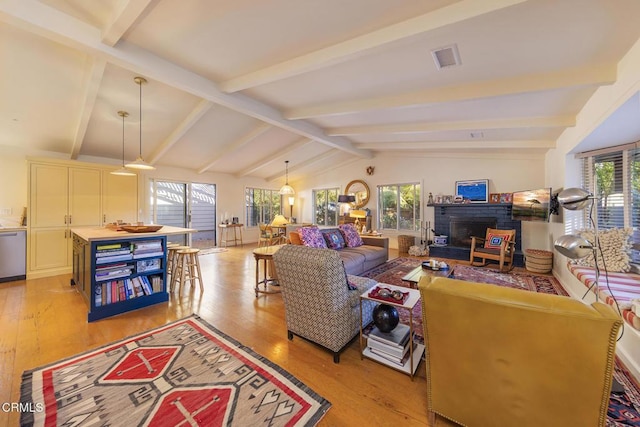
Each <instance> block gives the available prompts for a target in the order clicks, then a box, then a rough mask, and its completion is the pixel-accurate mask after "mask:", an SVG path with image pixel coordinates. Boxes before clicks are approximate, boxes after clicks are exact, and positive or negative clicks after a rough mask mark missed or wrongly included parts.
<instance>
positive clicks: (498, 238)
mask: <svg viewBox="0 0 640 427" xmlns="http://www.w3.org/2000/svg"><path fill="white" fill-rule="evenodd" d="M515 246H516V230H499V229H497V228H487V234H486V236H485V237H484V238H482V237H475V236H471V259H470V260H469V262H470V263H471V265H486V264H487V260H488V259H490V260H493V261H498V264H499V266H500V271H506V270H511V269H512V268H513V254H514V253H515ZM476 258H480V259H482V262H481V263H478V262H476V260H475V259H476ZM505 268H506V270H505Z"/></svg>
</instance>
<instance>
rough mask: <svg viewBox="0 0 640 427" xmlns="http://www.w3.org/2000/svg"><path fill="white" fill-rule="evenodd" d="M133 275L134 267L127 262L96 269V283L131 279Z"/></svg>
mask: <svg viewBox="0 0 640 427" xmlns="http://www.w3.org/2000/svg"><path fill="white" fill-rule="evenodd" d="M132 273H133V266H132V265H130V264H127V263H126V262H120V263H116V264H109V265H105V266H103V267H96V282H100V281H104V280H113V279H117V278H120V277H129V276H130V275H131V274H132Z"/></svg>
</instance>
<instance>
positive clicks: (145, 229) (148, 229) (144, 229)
mask: <svg viewBox="0 0 640 427" xmlns="http://www.w3.org/2000/svg"><path fill="white" fill-rule="evenodd" d="M120 228H121V229H122V230H124V231H126V232H127V233H153V232H155V231H158V230H160V229H161V228H162V226H161V225H121V226H120Z"/></svg>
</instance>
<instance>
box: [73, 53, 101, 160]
mask: <svg viewBox="0 0 640 427" xmlns="http://www.w3.org/2000/svg"><path fill="white" fill-rule="evenodd" d="M106 66H107V62H106V61H105V60H103V59H100V58H94V59H93V60H91V61H90V65H89V67H88V68H89V70H88V71H87V72H86V82H85V84H84V97H83V99H84V102H83V104H82V108H81V110H80V117H79V118H78V126H77V127H76V136H75V138H74V139H73V146H72V147H71V155H70V157H71V159H72V160H77V159H78V156H79V155H80V150H81V149H82V143H83V142H84V136H85V134H86V133H87V127H88V126H89V120H91V114H92V113H93V107H94V106H95V104H96V99H97V97H98V90H99V89H100V83H102V76H103V75H104V70H105V68H106Z"/></svg>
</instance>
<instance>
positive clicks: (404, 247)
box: [398, 234, 416, 253]
mask: <svg viewBox="0 0 640 427" xmlns="http://www.w3.org/2000/svg"><path fill="white" fill-rule="evenodd" d="M415 244H416V237H415V236H407V235H404V234H401V235H400V236H398V251H400V252H402V253H408V252H409V248H410V247H411V246H413V245H415Z"/></svg>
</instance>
